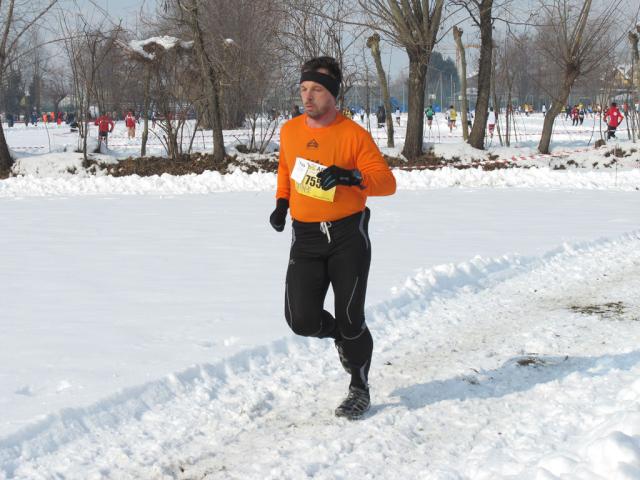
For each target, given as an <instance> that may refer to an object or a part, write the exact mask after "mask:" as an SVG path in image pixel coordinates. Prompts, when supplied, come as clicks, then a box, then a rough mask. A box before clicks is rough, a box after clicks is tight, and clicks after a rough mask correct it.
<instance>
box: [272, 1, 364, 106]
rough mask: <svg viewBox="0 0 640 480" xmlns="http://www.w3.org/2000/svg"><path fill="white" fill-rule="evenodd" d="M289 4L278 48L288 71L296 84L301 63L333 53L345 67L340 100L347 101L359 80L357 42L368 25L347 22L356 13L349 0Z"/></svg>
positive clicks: (359, 66) (359, 60) (286, 8)
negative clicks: (345, 99) (348, 94)
mask: <svg viewBox="0 0 640 480" xmlns="http://www.w3.org/2000/svg"><path fill="white" fill-rule="evenodd" d="M285 3H286V7H285V15H284V18H285V20H284V22H283V24H282V26H281V29H280V30H281V31H280V41H279V49H280V51H281V52H282V59H283V61H284V62H285V71H286V74H288V76H290V77H291V79H292V82H293V83H294V85H295V87H296V88H295V91H296V95H297V80H298V75H299V72H300V65H302V64H303V63H304V62H305V61H307V60H309V59H310V58H313V57H320V56H330V57H333V58H335V59H336V61H337V62H338V65H339V66H340V69H341V70H342V84H341V85H340V94H339V96H338V99H337V103H338V105H339V106H340V107H342V106H343V104H344V97H345V95H346V94H347V92H348V91H349V90H350V89H351V88H352V87H353V85H354V84H355V83H356V81H357V80H358V79H359V76H358V71H359V70H361V66H362V65H361V58H360V56H359V50H358V48H357V47H358V44H359V42H360V40H361V38H362V37H363V35H364V32H365V28H364V27H363V26H361V25H354V24H351V25H350V26H349V28H347V27H348V25H347V23H346V22H345V21H344V19H345V18H350V17H353V16H354V15H355V12H354V10H353V9H352V6H353V5H352V4H353V2H352V1H350V0H333V1H331V2H324V3H318V2H315V1H313V0H289V1H288V2H285Z"/></svg>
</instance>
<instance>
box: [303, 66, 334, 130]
mask: <svg viewBox="0 0 640 480" xmlns="http://www.w3.org/2000/svg"><path fill="white" fill-rule="evenodd" d="M318 71H319V72H321V73H327V72H326V71H323V70H318ZM300 97H301V98H302V104H303V105H304V111H305V113H306V114H307V115H308V116H309V117H311V118H320V117H322V116H323V115H324V114H326V113H327V112H329V111H330V110H331V109H333V110H335V108H336V99H335V98H334V96H333V95H331V92H329V90H327V89H326V88H324V87H323V86H322V85H320V84H319V83H316V82H312V81H310V80H308V81H305V82H302V83H301V84H300Z"/></svg>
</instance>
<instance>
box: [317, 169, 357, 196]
mask: <svg viewBox="0 0 640 480" xmlns="http://www.w3.org/2000/svg"><path fill="white" fill-rule="evenodd" d="M318 178H319V179H320V187H321V188H322V189H323V190H330V189H332V188H333V187H335V186H336V185H348V186H354V185H360V183H362V175H361V174H360V172H359V171H358V170H346V169H344V168H340V167H336V166H335V165H331V166H330V167H327V168H325V169H324V170H323V171H321V172H320V173H318Z"/></svg>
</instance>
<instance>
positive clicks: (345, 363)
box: [335, 340, 351, 375]
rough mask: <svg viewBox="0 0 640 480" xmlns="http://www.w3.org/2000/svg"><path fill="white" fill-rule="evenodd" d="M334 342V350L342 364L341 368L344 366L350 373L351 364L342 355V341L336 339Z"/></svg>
mask: <svg viewBox="0 0 640 480" xmlns="http://www.w3.org/2000/svg"><path fill="white" fill-rule="evenodd" d="M335 344H336V350H338V356H339V357H340V363H341V364H342V368H344V371H345V372H347V373H348V374H349V375H351V366H350V365H349V362H348V361H347V357H345V355H344V343H342V340H336V341H335Z"/></svg>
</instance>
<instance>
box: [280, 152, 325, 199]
mask: <svg viewBox="0 0 640 480" xmlns="http://www.w3.org/2000/svg"><path fill="white" fill-rule="evenodd" d="M325 168H327V167H325V166H324V165H320V164H319V163H315V162H312V161H310V160H306V159H304V158H300V157H298V158H296V164H295V166H294V168H293V172H292V173H291V178H292V179H293V181H294V182H295V186H296V191H297V192H298V193H299V194H301V195H306V196H307V197H312V198H317V199H318V200H323V201H325V202H333V197H334V196H335V194H336V187H333V188H331V189H330V190H323V189H322V188H321V187H320V179H319V178H318V173H320V172H321V171H323V170H324V169H325Z"/></svg>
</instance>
